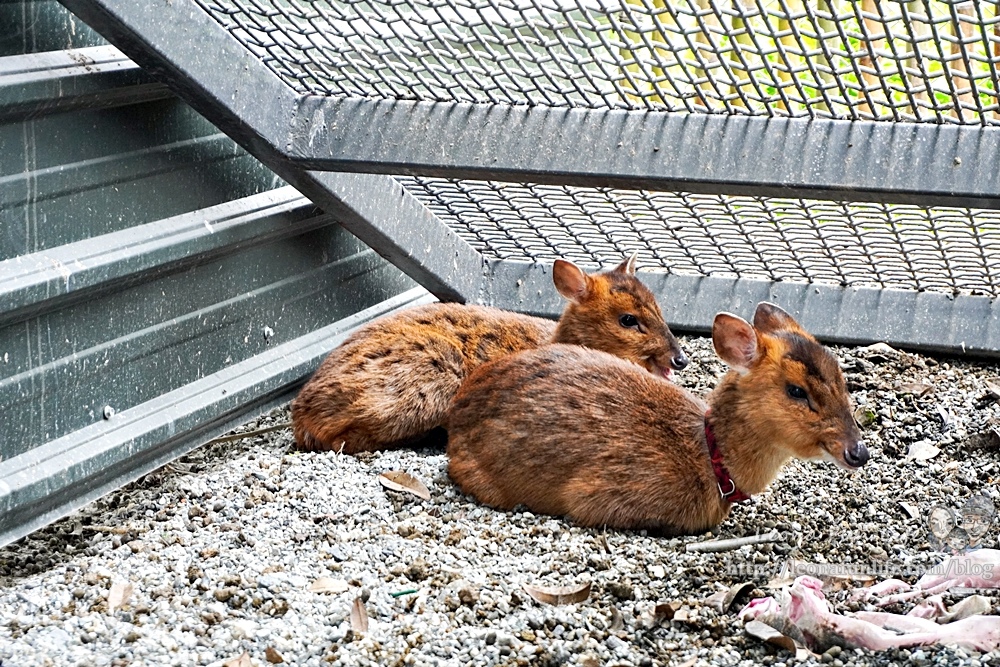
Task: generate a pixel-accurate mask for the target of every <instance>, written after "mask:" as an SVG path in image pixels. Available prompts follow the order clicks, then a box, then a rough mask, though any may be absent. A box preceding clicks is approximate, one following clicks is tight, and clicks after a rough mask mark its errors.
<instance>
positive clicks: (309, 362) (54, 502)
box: [0, 0, 426, 544]
mask: <svg viewBox="0 0 1000 667" xmlns="http://www.w3.org/2000/svg"><path fill="white" fill-rule="evenodd" d="M0 25H3V26H4V30H3V32H2V34H0V404H3V405H4V406H5V408H6V409H5V410H4V411H3V412H2V413H0V434H2V442H0V456H2V460H0V544H2V543H6V542H9V541H11V540H13V539H16V538H17V537H19V536H21V535H23V534H25V533H26V532H28V531H30V530H32V529H33V528H35V527H37V526H39V525H42V524H43V523H45V522H47V521H51V520H53V519H55V518H58V517H59V516H62V515H64V514H65V513H67V512H69V511H71V510H72V509H74V508H75V507H78V506H79V505H81V504H83V503H85V502H87V501H89V500H91V499H93V498H94V497H97V496H98V495H100V494H101V493H104V492H106V491H108V490H110V489H112V488H114V487H115V486H117V485H119V484H122V483H124V482H126V481H128V480H130V479H133V478H135V477H137V476H138V475H140V474H143V473H144V472H147V471H148V470H150V469H152V468H155V467H157V466H159V465H162V464H163V463H165V462H166V461H168V460H170V459H171V458H173V457H174V456H176V455H178V454H180V453H182V452H184V451H187V450H188V449H190V448H191V447H193V446H195V445H196V444H197V443H198V442H201V441H203V440H204V439H206V438H208V437H211V436H212V435H214V434H216V433H218V432H220V431H222V430H224V429H226V428H227V427H230V426H232V425H233V424H235V423H237V422H239V421H241V420H242V419H245V418H247V417H248V416H250V413H252V412H254V411H259V410H262V409H264V408H267V407H269V406H272V405H275V404H276V403H277V402H279V401H283V400H287V398H288V397H289V395H290V392H291V391H293V390H294V389H295V388H296V387H297V385H298V384H299V383H300V382H301V381H302V380H303V379H304V378H305V376H307V375H308V374H309V373H310V372H311V371H312V370H313V369H314V368H315V366H316V365H317V364H318V362H319V360H320V359H321V358H322V357H323V355H325V354H326V352H327V351H329V349H331V348H332V347H333V346H334V345H335V344H336V343H337V342H338V341H339V340H340V339H341V338H342V337H343V335H345V332H346V331H348V330H349V329H350V328H351V327H352V326H355V325H357V324H359V323H361V322H364V321H365V320H366V319H368V318H371V317H374V316H376V315H378V314H380V313H382V312H385V311H387V310H389V309H392V308H395V307H398V306H401V305H404V304H406V303H409V302H412V301H414V300H422V299H426V296H425V292H423V291H422V290H419V289H413V287H414V284H413V283H412V281H410V280H409V279H408V278H406V277H405V276H403V275H402V274H401V273H400V272H399V271H398V270H397V269H395V268H394V267H392V266H391V265H389V264H388V263H386V262H385V261H384V260H382V259H381V258H380V257H378V256H377V255H376V254H375V253H374V252H372V251H371V250H369V249H368V248H367V247H366V246H365V245H363V244H362V243H361V242H360V241H358V240H357V239H356V238H354V237H353V236H351V235H350V234H348V233H347V232H346V231H344V229H342V228H341V227H340V226H339V225H338V224H337V223H336V220H334V219H333V218H332V217H331V216H329V215H326V214H324V213H323V212H322V211H320V210H318V209H317V208H316V207H315V206H314V205H312V204H311V203H310V202H309V201H308V200H307V199H305V198H304V197H302V196H301V195H300V194H299V193H298V192H296V191H295V190H294V189H292V188H291V187H288V186H286V185H284V183H282V182H281V181H280V179H278V178H277V177H275V176H274V175H273V174H272V173H271V172H270V171H268V170H267V169H265V168H264V167H263V166H262V165H260V163H258V162H257V161H256V160H254V159H253V158H252V157H250V156H249V155H247V154H246V153H245V152H244V151H243V150H242V149H240V148H239V147H238V146H236V145H235V144H234V143H233V142H232V141H231V140H229V139H228V138H226V137H225V135H223V134H221V133H219V132H218V130H216V129H215V128H214V127H213V126H212V125H211V124H209V123H208V122H206V121H205V120H204V119H203V118H201V117H200V116H199V115H198V114H196V113H195V112H194V111H192V110H191V109H190V108H189V107H188V106H186V105H185V104H183V103H182V102H180V101H178V100H176V99H174V98H172V97H170V96H169V95H168V94H167V92H166V90H165V89H164V88H163V87H161V86H160V85H158V84H156V83H154V82H153V81H152V80H151V79H149V78H148V77H147V76H146V75H145V74H144V73H142V72H141V71H140V70H138V68H136V67H135V66H134V65H133V64H132V63H131V62H130V61H128V60H127V59H125V58H124V57H123V56H122V55H121V54H120V53H119V52H118V51H117V50H116V49H114V48H113V47H110V46H108V45H105V44H103V43H102V42H101V40H100V39H99V38H97V37H96V35H95V34H94V33H93V32H92V31H90V30H89V29H88V28H86V27H85V26H83V25H82V24H80V23H79V22H78V21H77V20H75V19H73V18H72V17H71V16H70V15H69V14H68V13H67V12H66V11H65V10H64V9H62V7H61V6H60V5H58V4H56V3H54V2H4V1H3V0H0ZM7 26H14V32H13V34H12V33H11V31H9V30H7ZM67 48H71V49H72V50H59V49H67ZM407 290H408V291H407ZM398 295H401V296H398ZM112 412H113V413H114V414H113V416H110V415H112ZM108 416H110V418H108Z"/></svg>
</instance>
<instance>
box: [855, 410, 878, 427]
mask: <svg viewBox="0 0 1000 667" xmlns="http://www.w3.org/2000/svg"><path fill="white" fill-rule="evenodd" d="M876 417H878V415H876V414H875V412H874V411H873V410H872V409H871V408H869V407H868V406H867V405H861V406H858V408H857V409H855V410H854V421H856V422H857V423H858V426H860V427H861V428H865V427H867V426H870V425H871V424H872V423H874V421H875V418H876Z"/></svg>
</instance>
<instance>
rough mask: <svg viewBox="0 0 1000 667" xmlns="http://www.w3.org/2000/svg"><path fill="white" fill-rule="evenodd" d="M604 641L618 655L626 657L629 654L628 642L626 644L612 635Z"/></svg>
mask: <svg viewBox="0 0 1000 667" xmlns="http://www.w3.org/2000/svg"><path fill="white" fill-rule="evenodd" d="M604 643H605V645H606V646H607V647H608V649H609V650H610V651H611V652H612V653H614V654H615V655H617V656H618V657H621V658H624V657H625V656H627V655H628V644H626V643H625V642H624V641H622V640H621V639H619V638H618V637H615V636H614V635H611V636H610V637H608V638H607V639H605V640H604Z"/></svg>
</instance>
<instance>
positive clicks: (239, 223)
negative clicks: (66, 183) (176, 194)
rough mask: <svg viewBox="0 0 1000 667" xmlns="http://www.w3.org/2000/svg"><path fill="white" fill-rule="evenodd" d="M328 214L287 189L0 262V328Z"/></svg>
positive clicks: (312, 224) (318, 222)
mask: <svg viewBox="0 0 1000 667" xmlns="http://www.w3.org/2000/svg"><path fill="white" fill-rule="evenodd" d="M332 224H334V220H333V218H332V216H330V215H328V214H326V213H322V212H320V211H319V209H317V208H316V206H315V204H313V203H312V202H311V201H309V200H308V199H307V198H305V197H303V196H302V195H301V194H299V193H298V192H296V191H295V189H294V188H291V187H283V188H277V189H275V190H269V191H267V192H262V193H260V194H256V195H251V196H249V197H244V198H243V199H239V200H236V201H231V202H226V203H224V204H219V205H217V206H212V207H210V208H208V209H203V210H199V211H194V212H191V213H185V214H183V215H178V216H173V217H170V218H166V219H163V220H156V221H154V222H149V223H146V224H144V225H138V226H136V227H129V228H128V229H123V230H121V231H118V232H112V233H110V234H103V235H101V236H98V237H95V238H91V239H85V240H82V241H77V242H75V243H67V244H64V245H62V246H58V247H56V248H50V249H46V250H43V251H40V252H36V253H32V254H30V255H21V256H19V257H15V258H13V259H7V260H4V261H0V303H3V304H4V309H3V311H2V312H0V324H3V325H9V324H10V323H11V322H14V321H17V320H19V319H23V318H25V317H29V316H31V315H33V314H35V313H38V312H41V311H44V310H54V309H56V308H61V307H65V306H67V305H68V304H70V303H72V302H74V301H79V300H84V299H89V298H93V296H94V293H95V291H99V290H110V289H114V288H116V287H119V286H121V285H122V284H127V283H134V282H138V281H139V280H141V278H142V276H143V275H148V274H151V273H157V274H163V273H165V272H167V271H180V270H183V269H185V268H188V267H190V266H192V265H194V264H197V263H199V262H204V261H207V260H208V259H210V258H212V257H215V256H218V255H221V254H224V253H228V252H232V251H233V248H234V247H239V248H241V249H243V248H246V247H248V246H250V245H256V244H263V243H267V242H270V241H274V240H276V239H280V238H284V237H287V236H292V235H299V234H302V233H304V232H307V231H309V230H311V229H318V228H320V227H324V226H326V225H332Z"/></svg>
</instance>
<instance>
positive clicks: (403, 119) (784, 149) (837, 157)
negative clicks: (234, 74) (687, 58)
mask: <svg viewBox="0 0 1000 667" xmlns="http://www.w3.org/2000/svg"><path fill="white" fill-rule="evenodd" d="M287 145H288V147H287V152H288V158H289V159H291V160H293V161H294V162H295V163H297V164H299V165H301V166H304V167H308V168H310V169H335V170H341V171H364V172H375V173H392V174H410V175H425V176H443V177H448V178H467V179H483V180H499V181H518V182H537V183H552V184H564V185H581V186H605V187H606V186H613V187H622V188H629V189H636V188H643V189H648V190H684V191H688V192H700V193H717V194H746V195H757V196H768V197H806V198H817V199H832V200H850V201H879V202H887V203H895V204H907V203H909V204H920V205H927V206H929V205H942V206H969V207H975V208H1000V128H994V127H979V126H975V127H959V126H952V125H929V124H918V123H888V122H847V121H838V120H802V119H776V118H762V117H746V116H724V115H713V114H681V113H669V112H643V111H609V110H606V109H600V110H597V109H555V108H544V107H525V106H500V105H495V106H494V105H475V104H451V103H449V104H445V103H435V102H409V101H376V100H360V99H337V98H328V97H317V96H309V97H304V98H302V99H301V101H300V103H299V106H298V109H297V110H296V112H295V125H294V127H293V128H292V132H291V134H290V135H289V137H288V140H287Z"/></svg>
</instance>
